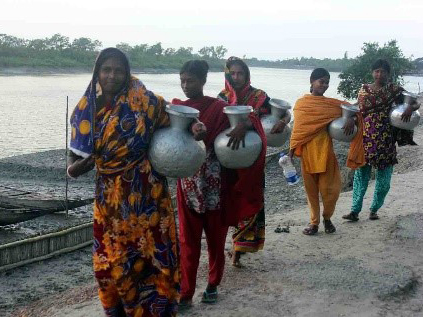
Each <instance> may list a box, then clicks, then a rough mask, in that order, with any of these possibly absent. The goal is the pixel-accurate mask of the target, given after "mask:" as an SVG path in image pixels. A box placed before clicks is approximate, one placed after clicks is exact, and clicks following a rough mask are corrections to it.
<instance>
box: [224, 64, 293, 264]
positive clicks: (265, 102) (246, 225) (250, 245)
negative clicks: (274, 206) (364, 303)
mask: <svg viewBox="0 0 423 317" xmlns="http://www.w3.org/2000/svg"><path fill="white" fill-rule="evenodd" d="M218 98H220V99H222V100H224V101H226V102H227V103H229V104H231V105H236V104H238V105H248V106H252V107H253V109H254V112H255V113H256V115H257V116H258V117H261V116H263V115H266V114H269V113H270V104H269V100H270V98H269V97H268V96H267V94H266V93H265V92H264V91H263V90H261V89H257V88H254V87H253V86H251V81H250V69H249V68H248V66H247V64H245V62H244V61H243V60H241V59H239V58H238V57H235V56H232V57H230V58H229V59H228V60H227V62H226V67H225V89H224V90H222V91H221V92H220V94H219V96H218ZM290 120H291V115H290V113H289V111H287V112H286V114H285V116H284V117H283V118H282V119H281V120H280V121H279V122H278V123H277V124H276V125H275V126H274V127H273V128H272V131H271V133H282V132H283V130H284V128H285V126H286V125H287V124H288V123H289V121H290ZM261 177H262V179H263V186H262V188H261V189H260V190H261V191H264V187H265V186H264V183H265V178H264V170H263V175H262V176H261ZM264 239H265V213H264V202H263V205H262V207H261V208H260V209H258V210H257V212H256V213H255V214H254V215H252V216H251V217H248V218H244V219H241V220H240V221H239V223H238V224H237V225H236V226H235V229H234V233H233V234H232V241H233V252H232V253H230V254H231V256H232V265H234V266H236V267H240V266H241V263H240V258H241V254H244V253H245V252H257V251H259V250H262V249H263V246H264Z"/></svg>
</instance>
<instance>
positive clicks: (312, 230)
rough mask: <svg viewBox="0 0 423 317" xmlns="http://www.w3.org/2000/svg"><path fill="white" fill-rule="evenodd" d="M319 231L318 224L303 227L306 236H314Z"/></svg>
mask: <svg viewBox="0 0 423 317" xmlns="http://www.w3.org/2000/svg"><path fill="white" fill-rule="evenodd" d="M318 231H319V226H318V225H309V226H308V227H306V228H304V230H303V234H305V235H306V236H314V235H316V234H317V232H318Z"/></svg>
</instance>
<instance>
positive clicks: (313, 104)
mask: <svg viewBox="0 0 423 317" xmlns="http://www.w3.org/2000/svg"><path fill="white" fill-rule="evenodd" d="M345 103H346V102H345V101H341V100H338V99H334V98H327V97H323V96H313V95H310V94H307V95H304V96H303V97H302V98H300V99H298V100H297V102H296V103H295V107H294V127H293V129H292V134H291V141H290V148H291V149H295V150H296V151H295V153H296V154H298V153H300V151H301V150H300V148H301V146H302V145H304V144H306V143H308V142H310V141H311V140H312V139H313V138H314V137H315V136H316V135H317V134H318V133H319V132H320V131H321V130H322V129H326V128H327V125H328V124H329V123H330V122H332V121H333V120H335V119H336V118H339V117H340V116H341V115H342V109H341V107H340V105H341V104H345ZM358 118H359V120H358V131H357V135H356V136H355V137H354V139H353V140H352V141H351V143H350V149H349V151H348V157H347V166H348V167H350V168H352V169H356V168H359V167H361V166H363V165H364V164H365V159H364V147H363V122H362V117H361V115H360V114H359V116H358Z"/></svg>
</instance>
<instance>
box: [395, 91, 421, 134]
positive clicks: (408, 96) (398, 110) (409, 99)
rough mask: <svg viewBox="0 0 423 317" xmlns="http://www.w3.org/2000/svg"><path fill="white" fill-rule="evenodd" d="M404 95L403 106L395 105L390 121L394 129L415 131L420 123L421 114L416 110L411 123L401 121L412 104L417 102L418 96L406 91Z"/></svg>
mask: <svg viewBox="0 0 423 317" xmlns="http://www.w3.org/2000/svg"><path fill="white" fill-rule="evenodd" d="M403 95H404V102H403V103H402V104H399V105H395V106H394V107H393V108H392V110H391V112H390V115H389V119H390V120H391V125H393V126H394V127H397V128H400V129H404V130H413V129H414V128H415V127H416V126H417V125H418V124H419V122H420V113H419V112H418V111H417V110H414V111H413V112H412V114H411V118H410V121H409V122H405V121H403V120H401V116H402V114H403V113H404V111H405V109H407V108H408V106H409V105H410V104H413V103H414V102H416V100H417V97H418V96H417V95H416V94H413V93H411V92H407V91H404V92H403Z"/></svg>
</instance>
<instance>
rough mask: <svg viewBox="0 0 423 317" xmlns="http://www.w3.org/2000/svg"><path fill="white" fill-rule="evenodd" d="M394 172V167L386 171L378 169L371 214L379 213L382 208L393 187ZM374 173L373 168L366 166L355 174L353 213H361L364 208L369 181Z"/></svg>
mask: <svg viewBox="0 0 423 317" xmlns="http://www.w3.org/2000/svg"><path fill="white" fill-rule="evenodd" d="M393 171H394V167H393V166H392V165H389V166H387V167H386V168H385V169H383V170H380V169H376V184H375V192H374V194H373V201H372V205H371V206H370V211H371V212H377V211H378V210H379V208H380V207H382V205H383V202H384V201H385V197H386V195H387V194H388V192H389V188H390V187H391V176H392V173H393ZM371 173H372V167H371V166H370V165H365V166H363V167H361V168H359V169H357V170H356V171H355V173H354V182H353V203H352V207H351V212H353V213H357V214H358V213H359V212H360V211H361V208H362V207H363V198H364V195H365V194H366V191H367V187H368V186H369V180H370V176H371Z"/></svg>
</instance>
